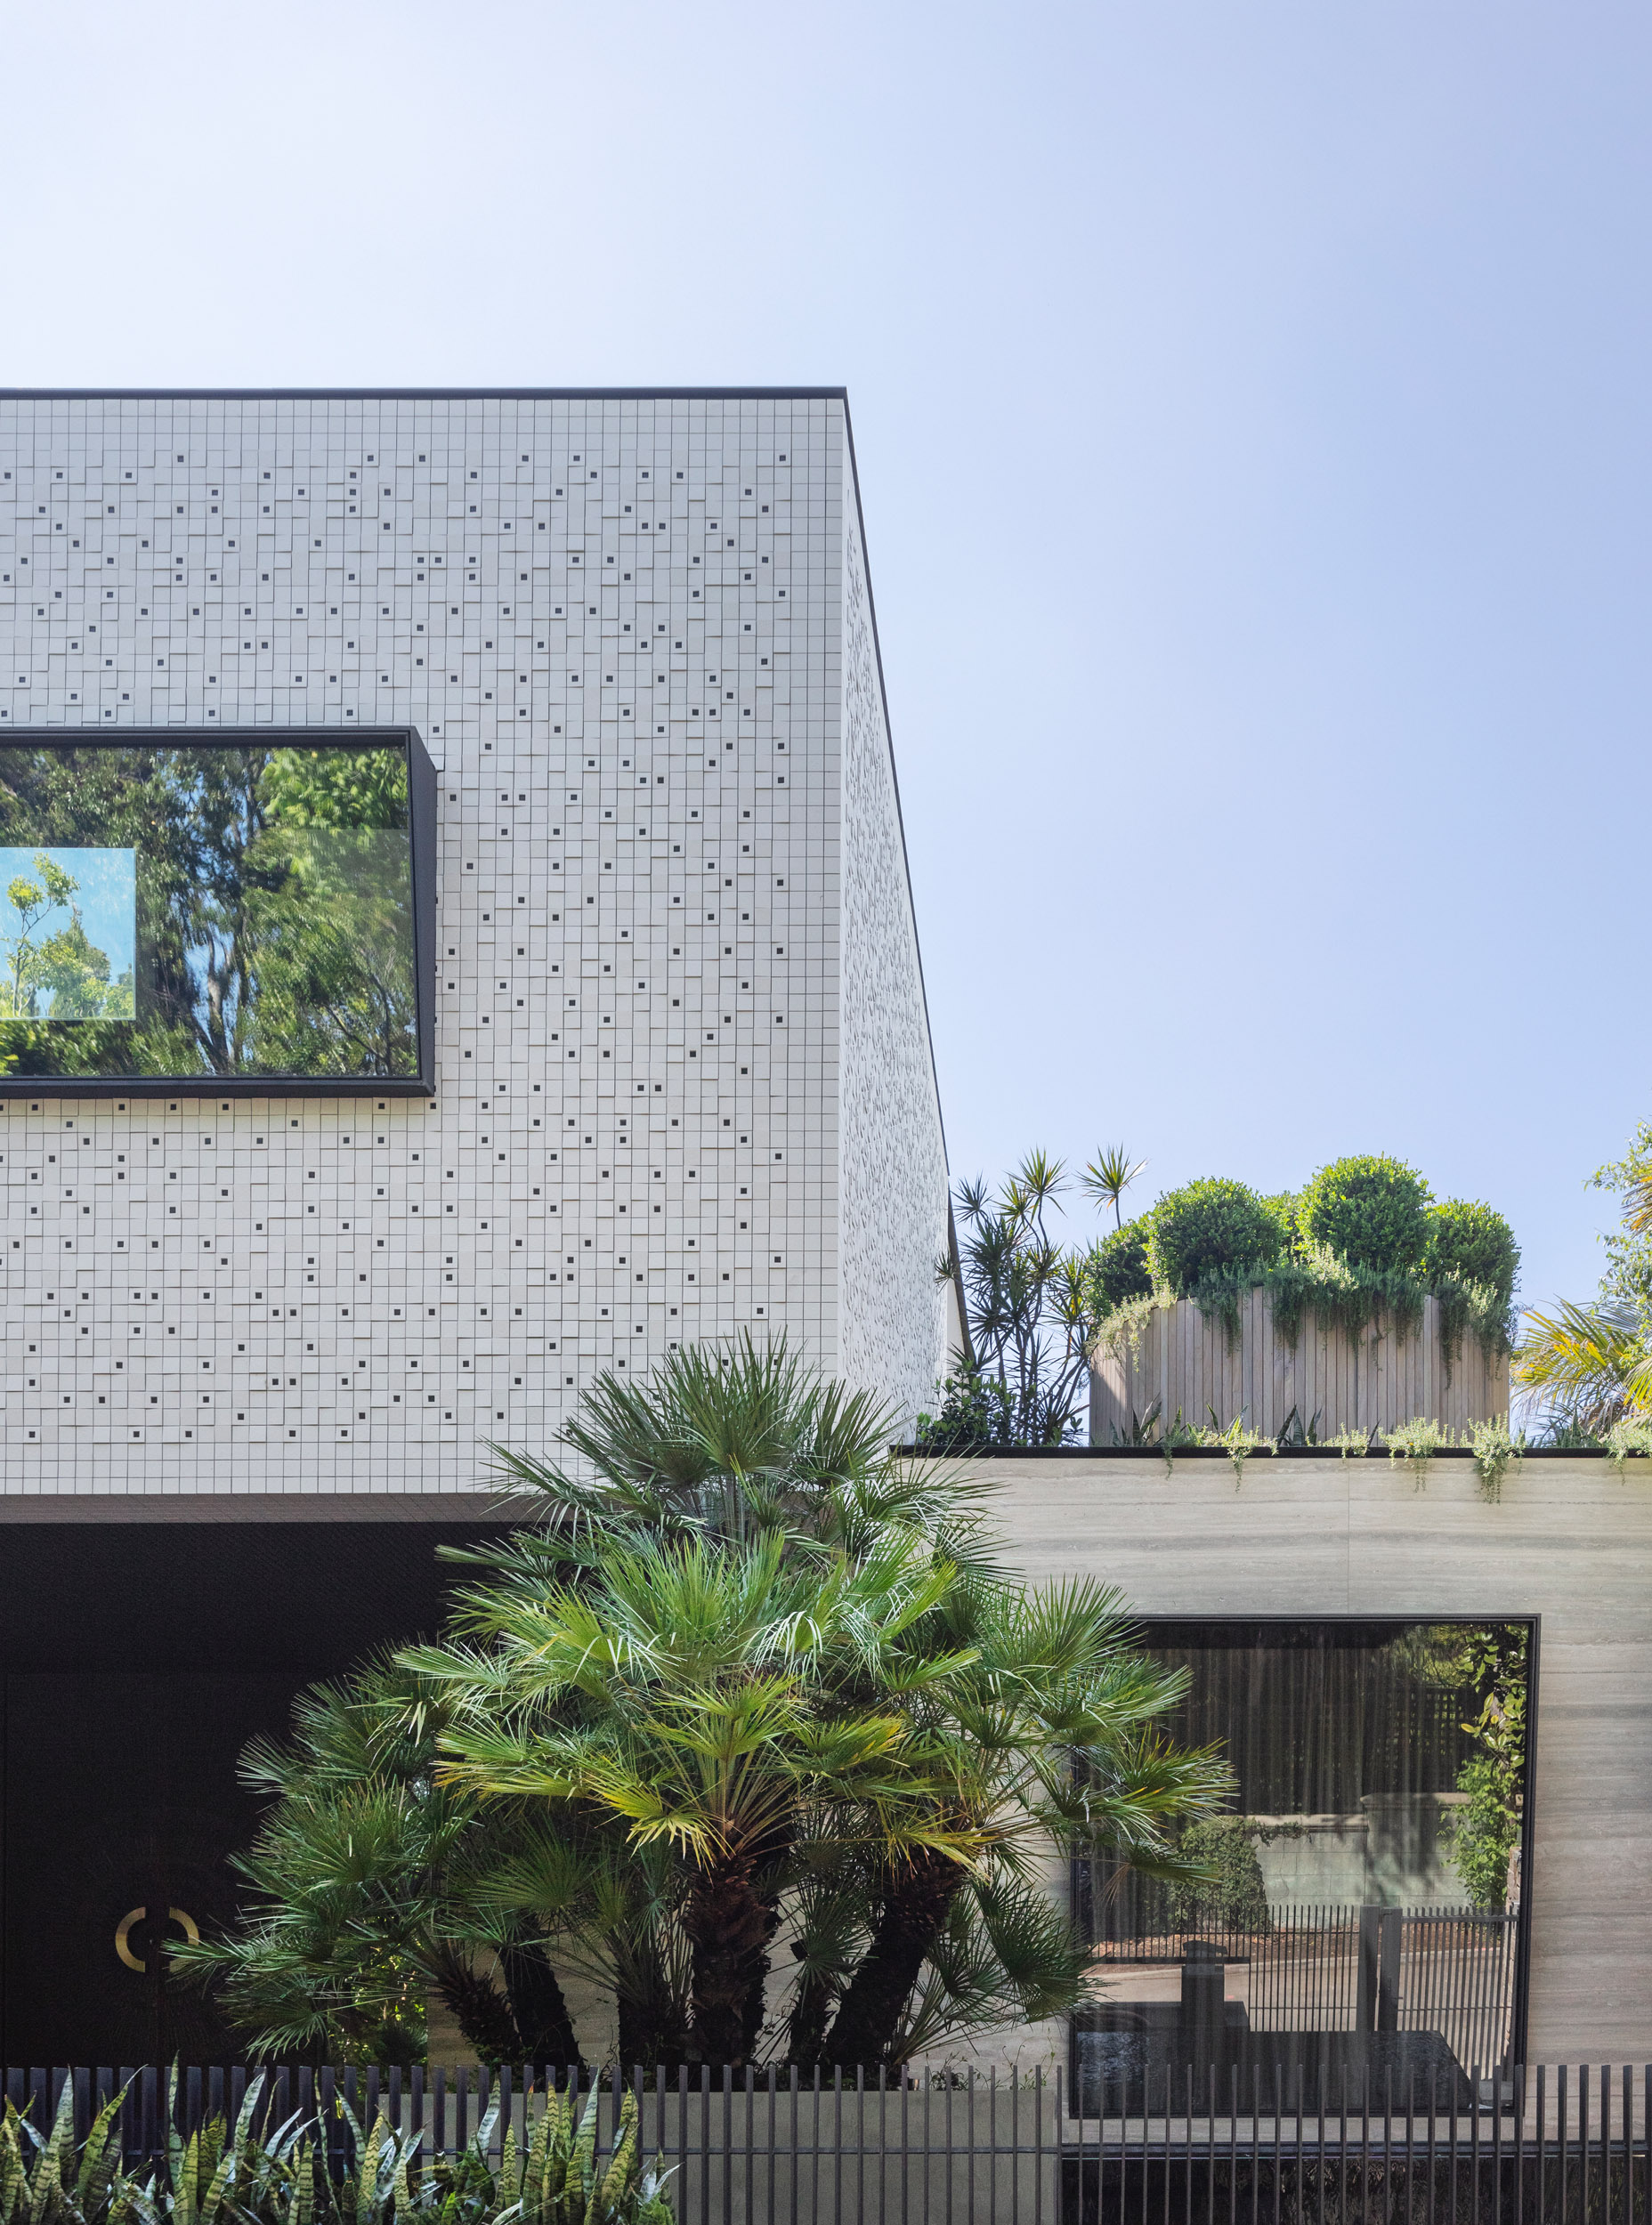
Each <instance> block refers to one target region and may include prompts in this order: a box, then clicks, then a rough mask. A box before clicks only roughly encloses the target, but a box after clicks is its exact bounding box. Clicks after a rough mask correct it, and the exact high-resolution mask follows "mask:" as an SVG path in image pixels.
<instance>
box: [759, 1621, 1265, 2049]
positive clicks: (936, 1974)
mask: <svg viewBox="0 0 1652 2225" xmlns="http://www.w3.org/2000/svg"><path fill="white" fill-rule="evenodd" d="M905 1642H906V1643H908V1644H910V1645H911V1648H912V1650H913V1651H914V1652H916V1653H918V1654H919V1655H926V1656H931V1657H934V1658H936V1659H940V1660H943V1661H945V1662H946V1663H947V1664H948V1665H947V1668H946V1670H945V1671H944V1673H943V1674H942V1675H940V1676H937V1677H935V1678H933V1679H928V1680H927V1681H926V1682H925V1683H924V1684H922V1685H921V1686H919V1687H918V1688H917V1689H916V1690H915V1692H914V1693H913V1695H912V1697H911V1700H910V1701H909V1703H908V1705H909V1710H910V1713H911V1719H912V1721H913V1727H914V1729H915V1731H916V1732H917V1733H918V1735H919V1736H920V1737H922V1738H923V1739H924V1740H925V1741H926V1742H927V1744H929V1746H930V1747H931V1749H932V1751H934V1752H936V1753H944V1754H945V1756H946V1757H947V1760H948V1763H949V1765H950V1773H949V1775H948V1776H947V1779H946V1782H945V1785H944V1791H943V1794H942V1796H941V1797H942V1807H941V1814H942V1816H943V1818H944V1820H945V1821H946V1822H947V1823H948V1824H949V1825H951V1826H952V1828H954V1829H956V1830H959V1831H960V1832H962V1831H968V1832H971V1833H974V1834H975V1835H976V1838H977V1840H978V1841H979V1851H978V1853H977V1855H976V1860H975V1862H974V1863H973V1865H971V1866H970V1868H969V1870H968V1871H966V1870H964V1869H963V1868H962V1867H960V1865H957V1864H955V1863H954V1864H951V1865H943V1864H941V1863H940V1862H938V1861H936V1860H935V1858H934V1856H933V1854H932V1853H931V1852H930V1851H929V1850H928V1849H921V1848H920V1849H914V1850H913V1851H912V1852H911V1853H909V1854H903V1855H902V1856H900V1857H896V1858H895V1860H893V1861H890V1862H888V1863H887V1865H885V1867H884V1870H883V1872H882V1874H881V1875H880V1877H879V1879H878V1880H877V1881H876V1885H875V1890H874V1892H873V1894H872V1896H871V1903H872V1910H873V1914H872V1916H871V1922H870V1924H869V1926H868V1930H867V1936H866V1938H865V1941H864V1944H863V1946H862V1949H861V1951H860V1953H859V1954H858V1956H857V1957H856V1958H855V1959H854V1961H853V1962H852V1963H846V1964H845V1965H844V1966H843V1967H842V1968H840V1970H838V1972H836V1973H835V1974H831V1975H830V1976H828V1974H826V1973H824V1972H822V1974H821V1979H822V1982H819V1983H817V1988H816V1992H817V1996H818V1995H823V1994H825V1993H826V1992H827V1991H828V1989H829V1987H830V1986H831V1984H832V1982H833V1978H834V1977H835V1986H836V1993H837V2013H836V2016H835V2018H834V2019H833V2021H832V2024H831V2026H830V2030H828V2031H827V2032H826V2033H825V2034H824V2036H823V2038H822V2040H821V2044H820V2052H821V2054H822V2056H823V2057H824V2059H826V2060H828V2061H831V2062H842V2063H856V2062H864V2063H869V2064H870V2063H875V2062H882V2063H890V2064H893V2063H897V2062H900V2061H903V2060H904V2059H906V2058H907V2057H908V2056H909V2055H910V2054H911V2053H912V2052H913V2051H915V2049H916V2048H917V2047H918V2046H919V2045H922V2044H927V2043H928V2042H929V2038H930V2035H931V2034H933V2033H937V2032H938V2031H940V2030H943V2029H944V2030H953V2031H955V2030H958V2029H960V2028H968V2027H969V2026H971V2025H972V2024H977V2023H981V2022H996V2021H1001V2020H1003V2019H1005V2017H1006V2016H1007V2015H1008V2014H1011V2013H1014V2014H1018V2015H1020V2016H1024V2017H1028V2018H1037V2017H1041V2016H1048V2015H1049V2014H1051V2013H1054V2011H1056V2010H1057V2009H1058V2008H1067V2007H1071V2006H1072V2005H1073V2001H1074V1999H1075V1998H1076V1997H1077V1996H1078V1994H1080V1993H1081V1991H1082V1989H1083V1985H1084V1982H1085V1981H1084V1974H1083V1970H1082V1960H1081V1956H1082V1950H1081V1947H1080V1945H1079V1943H1078V1942H1077V1941H1076V1939H1074V1938H1073V1935H1072V1933H1071V1930H1070V1928H1068V1927H1066V1926H1065V1924H1063V1923H1060V1922H1053V1911H1051V1910H1050V1908H1049V1902H1048V1900H1047V1898H1046V1897H1044V1895H1043V1894H1042V1893H1041V1891H1040V1890H1039V1889H1038V1884H1037V1879H1036V1873H1037V1869H1038V1867H1039V1866H1040V1864H1041V1857H1043V1858H1045V1859H1047V1858H1048V1856H1049V1854H1050V1853H1051V1852H1053V1851H1055V1850H1057V1849H1061V1848H1063V1847H1065V1846H1071V1845H1074V1844H1082V1845H1084V1846H1085V1847H1086V1848H1087V1849H1090V1850H1093V1851H1095V1852H1105V1853H1107V1854H1111V1855H1113V1857H1118V1858H1120V1859H1122V1860H1124V1861H1127V1862H1130V1863H1132V1864H1134V1865H1136V1866H1137V1867H1138V1868H1141V1869H1145V1870H1146V1871H1148V1872H1150V1873H1154V1874H1156V1875H1161V1876H1172V1877H1173V1876H1178V1875H1184V1874H1188V1873H1190V1872H1191V1871H1192V1870H1193V1869H1194V1865H1190V1864H1188V1863H1186V1862H1184V1861H1182V1860H1180V1859H1179V1858H1178V1855H1177V1852H1176V1843H1175V1838H1174V1835H1173V1831H1172V1828H1171V1827H1172V1826H1173V1825H1176V1824H1178V1823H1179V1822H1181V1821H1184V1820H1196V1819H1198V1818H1200V1817H1202V1816H1208V1815H1211V1814H1212V1813H1214V1812H1216V1811H1217V1810H1218V1809H1219V1808H1221V1807H1222V1806H1224V1805H1225V1804H1226V1801H1227V1798H1228V1796H1229V1794H1230V1793H1231V1790H1232V1780H1231V1778H1230V1776H1229V1775H1228V1772H1227V1768H1226V1767H1225V1766H1224V1765H1223V1763H1222V1762H1221V1761H1220V1760H1219V1757H1217V1756H1216V1755H1215V1754H1214V1753H1212V1752H1209V1751H1206V1750H1187V1749H1183V1748H1178V1747H1176V1746H1174V1745H1172V1744H1170V1742H1169V1741H1168V1740H1166V1739H1165V1738H1164V1737H1163V1736H1162V1735H1161V1732H1160V1729H1159V1726H1160V1725H1161V1723H1162V1719H1163V1718H1164V1716H1165V1715H1166V1713H1167V1712H1168V1711H1170V1709H1171V1708H1172V1707H1173V1706H1174V1705H1175V1704H1176V1703H1177V1701H1178V1699H1179V1698H1180V1697H1181V1695H1182V1692H1183V1690H1184V1689H1185V1684H1186V1679H1185V1677H1184V1676H1183V1675H1182V1674H1181V1673H1180V1672H1178V1671H1170V1670H1166V1669H1162V1668H1161V1667H1159V1666H1158V1665H1157V1664H1156V1663H1153V1662H1151V1661H1150V1660H1148V1659H1147V1658H1146V1656H1145V1655H1142V1654H1141V1653H1140V1652H1139V1651H1138V1650H1137V1648H1136V1647H1135V1646H1134V1645H1133V1644H1132V1643H1131V1631H1130V1625H1129V1622H1128V1621H1127V1618H1126V1617H1125V1614H1124V1613H1123V1611H1122V1602H1121V1600H1120V1598H1119V1596H1118V1594H1117V1593H1116V1592H1114V1591H1112V1590H1108V1589H1106V1588H1105V1587H1104V1586H1101V1585H1097V1584H1094V1583H1089V1582H1080V1583H1073V1584H1070V1585H1058V1586H1052V1587H1049V1588H1047V1589H1042V1590H1021V1589H1020V1588H1018V1587H1016V1586H1014V1585H1011V1584H1008V1583H1005V1582H1001V1581H997V1580H994V1579H992V1578H987V1579H984V1580H982V1579H978V1578H976V1579H971V1578H963V1579H960V1580H959V1581H957V1582H954V1583H952V1585H950V1586H949V1587H948V1589H947V1590H946V1592H945V1593H944V1594H943V1596H942V1597H941V1598H939V1599H938V1600H937V1602H936V1604H935V1607H934V1609H933V1610H932V1611H931V1613H930V1614H929V1615H928V1616H927V1618H926V1619H925V1621H924V1622H922V1623H920V1624H919V1625H917V1626H916V1627H915V1628H914V1629H913V1630H911V1632H910V1633H909V1634H908V1638H907V1639H906V1641H905ZM1035 1935H1036V1936H1037V1937H1038V1938H1040V1939H1041V1945H1042V1951H1041V1953H1040V1954H1036V1955H1033V1956H1032V1957H1031V1958H1028V1957H1026V1956H1025V1955H1024V1954H1022V1955H1021V1956H1020V1957H1019V1958H1018V1957H1017V1953H1016V1945H1017V1943H1019V1945H1021V1946H1025V1945H1026V1944H1027V1943H1028V1942H1030V1941H1031V1940H1032V1939H1033V1937H1034V1936H1035ZM960 1938H974V1939H975V1940H976V1941H977V1942H978V1943H979V1944H980V1945H981V1946H990V1947H991V1948H992V1949H994V1950H995V1951H996V1954H997V1958H998V1963H999V1973H998V1975H997V1977H996V1978H995V1981H994V1983H993V1985H992V1986H991V1987H990V1988H988V1989H987V1994H986V1997H985V1998H984V2000H983V2001H982V2002H981V2003H979V2004H976V2006H973V2007H972V2006H969V2005H968V2004H966V2003H953V2004H952V2005H951V2007H950V2008H949V2004H948V2003H947V2001H946V1999H945V1994H946V1991H947V1966H946V1960H945V1957H946V1953H947V1951H948V1948H949V1946H956V1944H957V1942H958V1941H959V1939H960ZM1064 1946H1065V1952H1066V1954H1067V1955H1068V1956H1069V1957H1071V1958H1072V1961H1071V1964H1070V1968H1069V1972H1068V1975H1067V1977H1066V1978H1065V1986H1064V1984H1063V1981H1062V1979H1061V1978H1060V1977H1059V1976H1058V1975H1057V1973H1058V1972H1059V1970H1060V1964H1061V1955H1062V1950H1063V1948H1064ZM976 1960H977V1966H979V1954H978V1949H977V1957H976ZM1052 1978H1053V1979H1054V1983H1053V1984H1052V1982H1051V1980H1052ZM976 1984H977V1986H978V1984H979V1980H978V1979H977V1980H976ZM1063 1994H1065V1997H1061V1996H1062V1995H1063ZM812 2036H813V2035H808V2034H806V2033H805V2032H803V2031H798V2032H796V2033H794V2039H793V2045H794V2051H797V2052H799V2053H804V2054H807V2053H811V2052H813V2049H812V2047H811V2046H810V2044H809V2041H810V2039H811V2037H812Z"/></svg>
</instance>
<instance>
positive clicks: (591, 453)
mask: <svg viewBox="0 0 1652 2225" xmlns="http://www.w3.org/2000/svg"><path fill="white" fill-rule="evenodd" d="M0 474H3V476H0V644H4V645H3V646H0V658H3V659H4V663H3V664H0V741H4V740H6V739H8V738H10V737H11V736H13V735H16V736H19V737H22V736H24V735H27V734H28V733H29V732H39V731H41V730H56V729H61V728H63V727H75V728H80V727H85V728H86V729H88V730H91V731H93V732H96V733H97V734H98V735H99V736H100V737H104V738H113V737H115V736H117V734H118V733H119V732H120V731H121V730H122V729H123V728H126V727H140V726H168V725H175V726H181V727H190V728H195V729H206V728H211V729H215V730H218V731H223V732H225V733H226V734H227V733H230V732H257V731H258V730H259V729H260V728H269V727H271V726H275V725H299V726H310V727H317V728H323V729H328V730H331V731H337V732H345V733H347V732H350V731H352V729H356V728H359V727H361V726H366V725H373V724H378V725H387V724H398V723H409V724H413V725H415V726H417V728H418V730H419V732H421V734H422V735H423V737H424V739H425V744H426V746H427V748H429V750H430V752H431V755H432V756H433V759H434V762H435V764H436V766H437V768H438V773H439V776H440V777H439V788H438V796H439V830H440V845H441V868H440V900H439V910H438V954H439V958H440V960H441V966H440V971H439V974H438V979H437V1047H438V1064H439V1075H440V1087H439V1088H438V1092H437V1096H436V1098H435V1101H434V1102H433V1104H425V1103H424V1102H421V1101H418V1100H409V1099H390V1100H377V1099H375V1098H373V1097H372V1096H363V1097H362V1098H360V1100H355V1101H332V1102H319V1101H316V1100H308V1101H306V1100H305V1099H304V1098H302V1097H292V1098H276V1097H271V1098H269V1099H254V1100H246V1099H234V1100H228V1101H225V1100H222V1099H215V1098H212V1097H210V1096H208V1097H182V1098H179V1099H176V1100H168V1099H166V1098H160V1099H150V1100H138V1099H134V1100H132V1101H130V1102H126V1101H124V1100H120V1099H117V1098H115V1097H109V1098H105V1099H100V1100H86V1099H80V1100H59V1099H53V1098H51V1097H46V1096H42V1097H39V1098H24V1099H22V1100H13V1101H12V1102H11V1103H10V1104H0V1185H4V1188H3V1190H0V1194H3V1195H4V1200H5V1218H6V1227H5V1233H4V1250H3V1252H0V1258H3V1260H4V1285H3V1286H0V1287H3V1288H4V1299H5V1310H6V1337H5V1343H4V1361H3V1366H4V1389H3V1396H4V1410H5V1428H4V1470H3V1488H4V1491H5V1492H6V1493H48V1494H63V1493H96V1492H105V1493H158V1492H166V1493H200V1492H222V1491H245V1492H259V1493H269V1492H285V1491H309V1492H313V1491H323V1492H367V1491H373V1492H385V1491H399V1492H424V1493H429V1492H436V1491H445V1490H455V1489H462V1488H464V1487H465V1486H466V1485H468V1484H469V1483H470V1482H472V1481H473V1480H474V1477H475V1475H476V1473H477V1470H478V1467H479V1463H480V1460H481V1458H482V1454H481V1452H480V1443H481V1440H482V1439H485V1438H496V1439H499V1440H502V1441H505V1442H508V1443H512V1444H535V1443H543V1442H544V1441H545V1440H546V1439H547V1437H548V1436H550V1435H551V1433H552V1432H554V1430H555V1428H557V1426H558V1425H559V1423H560V1421H561V1420H562V1419H563V1415H564V1414H565V1413H566V1412H567V1411H568V1409H569V1407H570V1406H571V1404H572V1402H573V1400H574V1398H575V1397H576V1396H577V1395H578V1393H579V1389H580V1388H581V1387H582V1386H584V1385H586V1384H587V1383H588V1382H589V1381H590V1380H591V1379H592V1377H593V1376H594V1375H595V1373H596V1372H597V1371H598V1370H600V1369H603V1368H605V1367H612V1368H615V1369H621V1368H623V1369H625V1370H627V1371H636V1370H637V1369H639V1368H641V1367H642V1366H644V1365H645V1364H646V1363H648V1362H649V1361H651V1360H652V1359H655V1358H657V1357H659V1356H660V1355H662V1354H663V1353H665V1352H666V1351H667V1350H668V1347H670V1346H671V1345H673V1344H675V1343H678V1342H681V1341H684V1340H687V1339H695V1338H704V1337H711V1336H718V1335H724V1334H726V1333H728V1332H730V1331H733V1330H735V1329H738V1328H743V1327H747V1326H749V1327H750V1328H751V1329H753V1330H754V1331H756V1332H757V1333H758V1334H759V1335H761V1334H765V1333H768V1332H771V1331H787V1332H789V1333H790V1335H791V1336H792V1338H793V1339H795V1340H797V1341H798V1343H799V1344H800V1345H801V1346H802V1347H804V1349H805V1350H806V1352H807V1353H808V1354H809V1355H811V1356H813V1357H815V1358H817V1359H818V1360H819V1361H820V1362H821V1363H822V1364H824V1365H825V1366H826V1367H828V1368H829V1369H838V1368H841V1367H844V1366H846V1365H852V1366H853V1368H854V1371H855V1372H856V1374H857V1375H858V1376H860V1377H861V1378H862V1379H863V1380H867V1381H869V1382H871V1383H872V1384H875V1385H876V1386H878V1387H879V1388H881V1389H882V1390H883V1391H885V1392H886V1393H887V1395H888V1396H890V1397H891V1398H893V1399H894V1400H895V1401H896V1402H897V1403H898V1404H900V1405H901V1406H902V1407H903V1409H904V1410H905V1411H906V1412H908V1413H909V1414H910V1413H911V1412H913V1411H914V1410H915V1409H916V1407H917V1406H918V1405H919V1404H920V1403H922V1402H923V1401H924V1400H925V1399H926V1398H927V1396H928V1394H929V1392H930V1389H931V1387H932V1385H933V1384H934V1381H935V1378H936V1376H937V1375H938V1374H939V1373H940V1371H941V1369H942V1365H943V1318H944V1316H943V1306H942V1299H941V1294H940V1293H939V1292H938V1291H937V1290H936V1288H935V1282H934V1277H933V1268H934V1261H935V1255H936V1254H937V1252H938V1251H939V1250H941V1248H942V1244H943V1235H944V1228H945V1215H946V1177H945V1165H944V1159H943V1149H942V1143H941V1129H940V1118H939V1112H938V1107H937V1104H936V1100H935V1082H934V1074H933V1070H932V1067H931V1065H930V1061H929V1052H928V1041H927V1030H926V1025H925V1018H924V1007H923V993H922V983H921V978H920V976H919V970H918V959H917V943H916V934H915V930H914V927H913V923H912V918H911V902H910V896H909V893H908V888H907V883H906V875H905V864H904V854H903V846H902V843H901V838H900V829H899V821H898V817H897V815H896V810H895V789H894V777H893V768H892V765H891V764H890V762H889V754H888V734H887V725H886V724H885V721H884V717H883V711H882V703H881V696H880V694H879V691H878V690H877V687H876V646H875V641H874V639H873V635H872V623H871V602H870V595H869V592H868V589H867V587H866V576H865V554H864V550H863V548H862V544H861V535H860V526H859V514H858V505H857V503H856V499H855V490H854V469H853V461H852V457H851V456H850V452H849V445H848V437H847V424H846V411H845V408H844V405H843V402H842V401H841V399H840V398H839V397H837V396H834V395H832V394H830V393H825V394H815V395H805V396H800V397H795V398H775V397H763V396H757V395H749V396H740V395H732V396H722V397H712V398H703V399H687V398H684V399H671V398H667V397H649V396H634V397H629V398H609V399H603V398H599V397H568V396H562V397H552V396H540V397H527V398H506V397H495V398H486V397H479V398H464V397H460V398H454V397H447V398H444V397H424V398H418V397H401V398H397V397H380V398H364V399H328V398H290V399H278V398H271V397H253V396H241V397H234V396H231V397H223V398H217V399H207V398H194V399H190V398H183V397H178V398H171V399H165V398H163V399H159V400H156V399H147V400H146V399H135V398H127V399H120V398H117V399H101V400H90V401H88V400H79V401H75V400H61V399H60V400H38V399H19V398H17V397H12V398H9V399H8V398H0ZM846 572H847V575H848V577H847V581H846ZM846 595H847V598H848V602H849V605H850V615H851V617H852V620H853V624H852V627H851V628H850V632H849V636H848V637H847V638H846V608H845V604H846ZM846 905H847V906H848V907H849V909H850V910H851V911H852V914H853V917H852V919H851V920H850V921H848V922H846V920H845V916H844V914H845V908H846ZM852 1317H853V1325H852Z"/></svg>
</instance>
